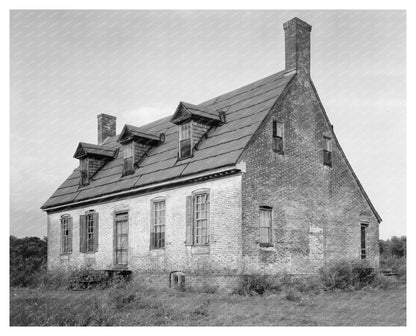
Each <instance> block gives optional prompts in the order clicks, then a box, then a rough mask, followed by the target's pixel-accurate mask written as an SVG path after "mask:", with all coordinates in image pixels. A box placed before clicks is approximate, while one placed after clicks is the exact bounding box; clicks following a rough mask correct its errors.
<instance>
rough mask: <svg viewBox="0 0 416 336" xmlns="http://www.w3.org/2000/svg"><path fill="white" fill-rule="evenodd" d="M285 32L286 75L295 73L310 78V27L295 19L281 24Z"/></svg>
mask: <svg viewBox="0 0 416 336" xmlns="http://www.w3.org/2000/svg"><path fill="white" fill-rule="evenodd" d="M283 29H284V31H285V57H286V73H288V72H293V71H297V73H298V74H299V75H300V76H304V75H305V76H307V77H309V76H310V70H311V30H312V26H311V25H309V24H307V23H306V22H305V21H302V20H301V19H298V18H297V17H295V18H293V19H291V20H289V21H287V22H285V23H284V24H283Z"/></svg>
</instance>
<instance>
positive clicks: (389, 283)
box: [372, 273, 401, 289]
mask: <svg viewBox="0 0 416 336" xmlns="http://www.w3.org/2000/svg"><path fill="white" fill-rule="evenodd" d="M372 285H373V286H374V287H376V288H380V289H393V288H397V287H398V286H400V285H401V283H400V281H399V280H398V279H397V278H396V277H394V276H385V275H384V274H381V273H378V274H376V276H375V277H374V281H373V283H372Z"/></svg>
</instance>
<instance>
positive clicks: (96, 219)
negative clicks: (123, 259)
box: [92, 212, 99, 252]
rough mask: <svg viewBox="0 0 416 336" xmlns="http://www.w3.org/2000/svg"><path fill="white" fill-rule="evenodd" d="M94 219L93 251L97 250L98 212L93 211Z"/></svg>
mask: <svg viewBox="0 0 416 336" xmlns="http://www.w3.org/2000/svg"><path fill="white" fill-rule="evenodd" d="M92 216H93V217H92V218H93V220H94V252H97V251H98V227H99V225H98V213H96V212H94V213H93V215H92Z"/></svg>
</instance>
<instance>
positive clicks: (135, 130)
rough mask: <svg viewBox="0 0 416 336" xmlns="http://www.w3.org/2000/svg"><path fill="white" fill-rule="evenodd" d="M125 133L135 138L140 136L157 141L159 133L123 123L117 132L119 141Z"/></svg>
mask: <svg viewBox="0 0 416 336" xmlns="http://www.w3.org/2000/svg"><path fill="white" fill-rule="evenodd" d="M126 134H128V135H131V136H133V137H136V138H142V139H145V140H148V141H155V142H159V140H160V135H159V134H157V133H155V132H152V133H150V132H147V131H146V130H144V129H143V127H136V126H132V125H124V127H123V130H122V131H121V133H120V134H119V139H120V141H122V138H124V135H126Z"/></svg>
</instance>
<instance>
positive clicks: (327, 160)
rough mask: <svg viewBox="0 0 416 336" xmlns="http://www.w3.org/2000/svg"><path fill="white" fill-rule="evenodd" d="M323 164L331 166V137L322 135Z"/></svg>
mask: <svg viewBox="0 0 416 336" xmlns="http://www.w3.org/2000/svg"><path fill="white" fill-rule="evenodd" d="M323 152H324V165H325V166H328V167H332V139H331V138H329V137H326V136H324V151H323Z"/></svg>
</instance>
